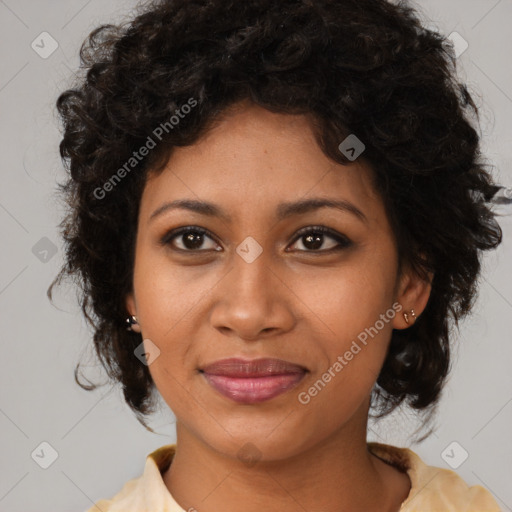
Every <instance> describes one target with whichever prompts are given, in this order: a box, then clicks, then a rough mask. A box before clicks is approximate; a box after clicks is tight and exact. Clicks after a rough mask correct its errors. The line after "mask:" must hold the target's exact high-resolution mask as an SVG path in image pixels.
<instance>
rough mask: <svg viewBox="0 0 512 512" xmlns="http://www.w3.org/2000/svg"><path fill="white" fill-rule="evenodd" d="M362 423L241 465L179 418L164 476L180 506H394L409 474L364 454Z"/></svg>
mask: <svg viewBox="0 0 512 512" xmlns="http://www.w3.org/2000/svg"><path fill="white" fill-rule="evenodd" d="M363 427H364V428H363V429H361V428H360V425H359V426H358V428H355V426H350V425H349V426H346V427H344V428H342V429H341V430H340V431H339V432H336V433H335V434H334V435H333V436H331V437H330V438H328V439H324V440H323V441H322V442H321V443H319V444H316V445H314V446H310V447H308V448H307V449H300V448H298V450H297V453H295V454H292V455H290V456H289V457H287V458H284V459H279V460H275V459H272V458H268V457H267V458H264V457H261V458H260V459H258V457H257V456H256V457H255V460H254V461H253V462H252V463H251V462H249V463H248V462H247V461H245V462H244V461H242V460H239V459H238V458H236V457H230V456H227V455H226V454H223V453H220V452H218V451H215V450H214V449H213V448H212V447H211V446H210V445H208V444H207V443H205V442H203V440H202V439H200V438H198V437H196V436H194V435H193V434H192V433H191V432H190V431H189V430H188V429H187V428H185V427H184V426H183V425H182V424H181V423H180V422H178V423H177V443H176V446H177V448H176V454H175V456H174V459H173V462H172V464H171V466H170V468H169V470H168V471H167V472H166V473H165V475H164V482H165V485H166V486H167V488H168V490H169V492H170V493H171V494H172V496H173V497H174V499H175V500H176V501H177V502H178V503H179V504H180V506H181V507H182V508H184V510H194V509H196V510H200V511H201V512H214V511H218V510H222V511H223V512H235V511H236V512H238V511H239V510H240V509H241V508H243V510H244V511H245V512H259V511H260V510H262V509H271V510H276V509H279V510H280V511H281V512H298V511H301V512H303V511H304V510H324V511H326V512H328V511H339V510H351V511H353V510H364V511H365V512H372V511H375V512H377V511H379V512H388V511H389V512H396V511H397V510H398V509H399V508H400V504H401V503H402V501H403V500H405V499H406V497H407V495H408V493H409V489H410V481H409V478H408V477H407V475H405V474H402V473H400V472H399V471H398V470H396V469H394V468H392V467H391V466H389V465H387V464H385V463H384V462H382V461H380V460H379V459H377V458H376V457H374V456H373V455H371V454H370V452H369V451H368V449H367V444H366V417H365V419H364V425H363ZM254 445H257V442H256V441H255V442H254ZM242 504H243V506H242Z"/></svg>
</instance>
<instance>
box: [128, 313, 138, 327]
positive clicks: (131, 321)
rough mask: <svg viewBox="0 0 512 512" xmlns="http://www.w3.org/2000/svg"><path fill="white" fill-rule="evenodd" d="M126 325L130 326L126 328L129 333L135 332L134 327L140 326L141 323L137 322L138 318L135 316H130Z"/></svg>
mask: <svg viewBox="0 0 512 512" xmlns="http://www.w3.org/2000/svg"><path fill="white" fill-rule="evenodd" d="M126 323H127V325H128V327H127V328H126V330H127V331H134V329H133V327H132V326H133V325H139V322H138V320H137V317H136V316H134V315H131V316H129V317H128V318H127V319H126Z"/></svg>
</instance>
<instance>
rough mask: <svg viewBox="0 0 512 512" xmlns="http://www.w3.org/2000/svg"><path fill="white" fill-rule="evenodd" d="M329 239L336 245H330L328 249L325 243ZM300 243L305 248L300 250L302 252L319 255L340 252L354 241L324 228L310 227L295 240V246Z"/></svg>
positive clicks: (302, 231)
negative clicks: (317, 253)
mask: <svg viewBox="0 0 512 512" xmlns="http://www.w3.org/2000/svg"><path fill="white" fill-rule="evenodd" d="M329 238H330V239H331V240H334V242H335V243H334V244H332V243H331V244H328V247H327V248H326V247H325V241H326V239H329ZM299 241H300V242H301V244H302V246H303V247H304V249H300V248H299V250H300V251H306V252H319V253H323V252H332V251H339V250H341V249H346V248H348V247H350V246H351V245H353V244H352V241H351V240H349V239H348V238H347V237H346V236H344V235H341V234H340V233H337V232H336V231H333V230H331V229H329V228H326V227H324V226H315V227H308V228H305V229H303V230H301V231H299V233H298V236H297V237H296V238H295V244H296V243H297V242H299ZM322 247H323V248H322Z"/></svg>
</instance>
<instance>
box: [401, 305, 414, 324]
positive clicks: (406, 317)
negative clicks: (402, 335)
mask: <svg viewBox="0 0 512 512" xmlns="http://www.w3.org/2000/svg"><path fill="white" fill-rule="evenodd" d="M410 315H411V317H412V319H413V320H414V321H416V313H415V312H414V309H411V313H410ZM404 320H405V323H406V324H409V315H408V314H407V313H404Z"/></svg>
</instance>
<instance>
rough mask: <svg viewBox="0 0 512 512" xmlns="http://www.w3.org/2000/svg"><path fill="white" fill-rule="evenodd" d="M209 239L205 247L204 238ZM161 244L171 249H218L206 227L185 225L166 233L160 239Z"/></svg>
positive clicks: (189, 250) (187, 250) (188, 250)
mask: <svg viewBox="0 0 512 512" xmlns="http://www.w3.org/2000/svg"><path fill="white" fill-rule="evenodd" d="M206 239H209V240H211V242H213V243H210V244H209V246H208V244H207V247H205V240H206ZM160 243H161V244H162V245H170V246H171V247H172V248H173V249H176V250H178V251H184V252H194V251H198V252H203V251H211V250H215V251H218V250H220V249H218V248H217V247H218V245H217V243H216V242H215V240H213V237H212V235H211V234H210V232H209V231H207V230H206V229H203V228H200V227H196V226H186V227H184V228H179V229H175V230H173V231H171V232H169V233H166V234H165V235H164V237H163V238H162V239H161V240H160Z"/></svg>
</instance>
